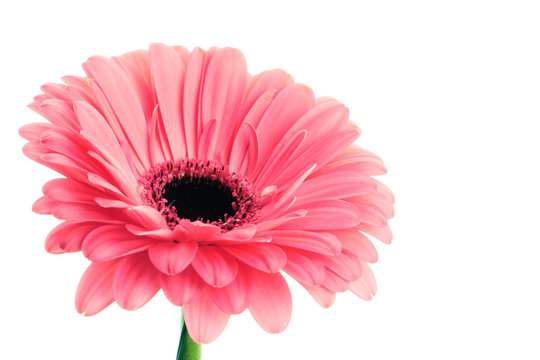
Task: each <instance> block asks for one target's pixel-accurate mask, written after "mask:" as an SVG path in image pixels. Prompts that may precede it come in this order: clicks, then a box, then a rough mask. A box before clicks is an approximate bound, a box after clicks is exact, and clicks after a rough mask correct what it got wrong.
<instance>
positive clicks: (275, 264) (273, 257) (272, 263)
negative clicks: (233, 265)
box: [221, 243, 287, 273]
mask: <svg viewBox="0 0 540 360" xmlns="http://www.w3.org/2000/svg"><path fill="white" fill-rule="evenodd" d="M221 248H222V249H223V250H225V251H227V252H228V253H229V254H232V255H233V256H234V257H236V258H237V259H238V260H240V261H242V262H244V263H245V264H247V265H249V266H252V267H254V268H255V269H259V270H261V271H264V272H272V273H275V272H278V271H279V270H281V269H283V268H284V267H285V264H287V255H285V253H284V252H283V250H281V249H280V248H279V247H277V246H275V245H272V244H268V243H250V244H238V245H226V246H222V247H221Z"/></svg>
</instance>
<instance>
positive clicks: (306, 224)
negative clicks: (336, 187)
mask: <svg viewBox="0 0 540 360" xmlns="http://www.w3.org/2000/svg"><path fill="white" fill-rule="evenodd" d="M304 208H305V209H306V210H308V213H307V215H306V216H305V217H303V218H299V219H293V220H291V221H289V222H288V223H287V224H285V225H283V226H281V227H282V228H285V227H286V228H289V229H298V230H334V229H346V228H350V227H354V226H356V225H358V224H359V223H360V220H361V216H362V213H361V212H360V211H359V209H358V208H357V207H356V206H354V205H353V204H351V203H348V202H346V201H342V200H321V201H317V202H313V203H310V204H306V205H305V206H304Z"/></svg>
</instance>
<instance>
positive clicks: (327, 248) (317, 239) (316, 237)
mask: <svg viewBox="0 0 540 360" xmlns="http://www.w3.org/2000/svg"><path fill="white" fill-rule="evenodd" d="M269 235H271V236H272V243H273V244H276V245H283V246H289V247H293V248H298V249H303V250H308V251H312V252H316V253H319V254H326V255H337V254H339V253H340V252H341V243H340V242H339V240H338V238H337V237H336V236H335V235H333V234H331V233H329V232H313V231H303V230H272V231H270V232H269Z"/></svg>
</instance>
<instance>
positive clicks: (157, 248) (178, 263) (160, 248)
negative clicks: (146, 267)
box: [148, 241, 199, 275]
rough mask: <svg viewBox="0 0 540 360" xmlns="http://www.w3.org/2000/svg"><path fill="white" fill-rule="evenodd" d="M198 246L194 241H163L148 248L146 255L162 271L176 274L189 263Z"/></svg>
mask: <svg viewBox="0 0 540 360" xmlns="http://www.w3.org/2000/svg"><path fill="white" fill-rule="evenodd" d="M198 247H199V246H198V245H197V243H196V242H195V241H181V242H179V243H175V242H172V241H170V242H169V241H165V242H160V243H157V244H155V245H152V247H150V248H149V249H148V257H149V258H150V261H151V262H152V264H154V266H155V267H157V268H158V270H159V271H161V272H162V273H164V274H167V275H176V274H178V273H180V272H181V271H183V270H184V269H185V268H186V267H187V266H188V265H189V264H191V260H193V258H194V257H195V254H196V253H197V248H198Z"/></svg>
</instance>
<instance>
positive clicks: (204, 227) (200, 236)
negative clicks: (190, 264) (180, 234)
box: [177, 219, 221, 242]
mask: <svg viewBox="0 0 540 360" xmlns="http://www.w3.org/2000/svg"><path fill="white" fill-rule="evenodd" d="M178 226H180V227H182V228H183V229H184V230H185V231H186V232H187V234H188V239H190V240H193V241H198V242H213V241H214V240H215V239H216V238H217V236H218V235H219V234H221V229H220V228H219V227H217V226H215V225H211V224H205V223H203V222H202V221H189V220H185V219H184V220H180V222H179V223H178ZM178 226H177V227H178Z"/></svg>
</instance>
